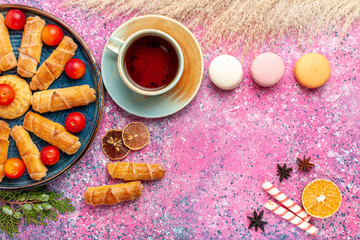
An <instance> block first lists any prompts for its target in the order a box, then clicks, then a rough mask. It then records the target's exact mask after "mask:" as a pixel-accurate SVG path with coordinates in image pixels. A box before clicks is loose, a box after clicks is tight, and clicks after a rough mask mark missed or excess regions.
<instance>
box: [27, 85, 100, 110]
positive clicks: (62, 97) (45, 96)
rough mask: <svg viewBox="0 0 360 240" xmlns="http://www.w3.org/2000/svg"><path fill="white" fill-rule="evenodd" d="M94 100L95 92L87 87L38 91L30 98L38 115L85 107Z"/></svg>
mask: <svg viewBox="0 0 360 240" xmlns="http://www.w3.org/2000/svg"><path fill="white" fill-rule="evenodd" d="M95 100H96V91H95V90H94V89H92V88H90V86H89V85H82V86H75V87H68V88H59V89H51V90H45V91H40V92H36V93H34V95H33V96H32V98H31V102H32V107H33V109H34V110H35V111H37V112H40V113H44V112H55V111H59V110H64V109H69V108H73V107H78V106H86V105H88V104H89V103H91V102H94V101H95Z"/></svg>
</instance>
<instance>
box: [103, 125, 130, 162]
mask: <svg viewBox="0 0 360 240" xmlns="http://www.w3.org/2000/svg"><path fill="white" fill-rule="evenodd" d="M101 148H102V150H103V152H104V153H105V155H106V156H107V157H108V158H109V159H110V160H112V161H117V160H121V159H123V158H125V157H126V156H127V155H128V154H129V152H130V149H129V148H127V147H126V146H125V145H124V142H123V140H122V130H121V129H111V130H109V131H107V133H105V135H104V137H103V138H102V139H101Z"/></svg>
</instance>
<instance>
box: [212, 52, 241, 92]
mask: <svg viewBox="0 0 360 240" xmlns="http://www.w3.org/2000/svg"><path fill="white" fill-rule="evenodd" d="M209 76H210V80H211V81H212V82H213V83H214V84H215V85H216V86H217V87H218V88H221V89H224V90H231V89H233V88H236V87H237V86H238V85H239V84H240V82H241V80H242V78H243V70H242V66H241V63H240V62H239V61H238V60H237V59H236V58H234V57H233V56H230V55H220V56H218V57H216V58H215V59H214V60H213V61H212V62H211V63H210V66H209Z"/></svg>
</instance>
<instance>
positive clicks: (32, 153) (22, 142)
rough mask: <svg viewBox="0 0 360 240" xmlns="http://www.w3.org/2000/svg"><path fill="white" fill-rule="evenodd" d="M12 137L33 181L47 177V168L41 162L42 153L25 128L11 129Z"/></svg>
mask: <svg viewBox="0 0 360 240" xmlns="http://www.w3.org/2000/svg"><path fill="white" fill-rule="evenodd" d="M10 135H11V137H12V138H13V139H14V140H15V142H16V146H17V148H18V150H19V153H20V156H21V159H22V160H23V161H24V163H25V166H26V169H27V171H28V173H29V176H30V178H31V179H34V180H38V181H39V180H41V179H42V178H43V177H45V176H46V172H47V170H48V169H47V168H46V167H45V165H44V164H43V163H42V162H41V160H40V152H39V150H38V148H37V147H36V145H35V144H34V142H33V141H32V140H31V138H30V135H29V133H28V132H27V131H26V130H25V129H24V128H23V126H14V127H13V128H12V129H11V133H10Z"/></svg>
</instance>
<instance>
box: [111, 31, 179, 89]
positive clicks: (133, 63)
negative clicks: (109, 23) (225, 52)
mask: <svg viewBox="0 0 360 240" xmlns="http://www.w3.org/2000/svg"><path fill="white" fill-rule="evenodd" d="M107 48H108V49H110V50H111V51H113V52H115V53H117V54H118V69H119V73H120V76H121V78H122V79H123V81H124V83H125V84H126V85H127V86H128V87H129V88H130V89H131V90H133V91H135V92H137V93H139V94H142V95H146V96H155V95H160V94H163V93H165V92H167V91H169V90H170V89H171V88H173V87H174V86H175V85H176V84H177V83H178V81H179V80H180V78H181V75H182V72H183V69H184V57H183V54H182V51H181V48H180V46H179V44H178V43H177V42H176V41H175V40H174V39H173V38H172V37H171V36H169V35H168V34H166V33H164V32H162V31H159V30H155V29H146V30H141V31H138V32H136V33H134V34H133V35H131V36H130V37H129V38H128V39H127V40H126V41H122V40H120V39H118V38H114V37H111V38H110V39H109V42H108V44H107Z"/></svg>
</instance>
